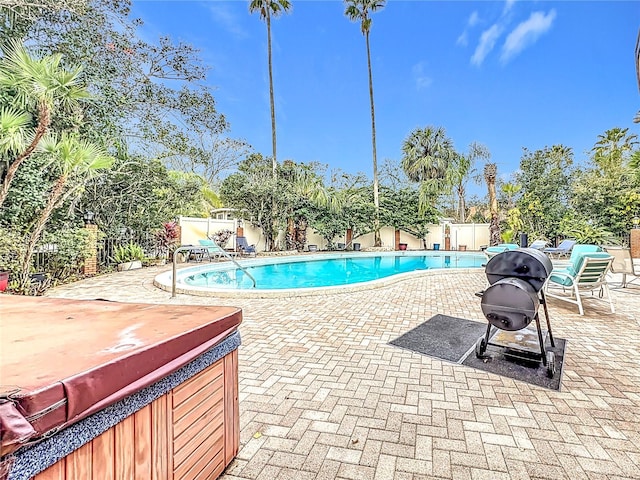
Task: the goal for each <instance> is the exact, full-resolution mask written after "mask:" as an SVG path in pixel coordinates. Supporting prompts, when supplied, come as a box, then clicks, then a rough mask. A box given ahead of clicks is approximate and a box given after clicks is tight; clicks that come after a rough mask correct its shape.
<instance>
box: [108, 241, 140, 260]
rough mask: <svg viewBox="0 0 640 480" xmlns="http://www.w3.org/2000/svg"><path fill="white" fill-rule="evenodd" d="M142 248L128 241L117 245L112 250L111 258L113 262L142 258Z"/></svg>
mask: <svg viewBox="0 0 640 480" xmlns="http://www.w3.org/2000/svg"><path fill="white" fill-rule="evenodd" d="M144 259H145V254H144V250H143V249H142V247H141V246H140V245H138V244H137V243H134V242H129V243H127V244H126V245H119V246H117V247H116V248H114V250H113V257H112V258H111V260H112V261H113V262H114V263H127V262H134V261H136V260H140V261H142V260H144Z"/></svg>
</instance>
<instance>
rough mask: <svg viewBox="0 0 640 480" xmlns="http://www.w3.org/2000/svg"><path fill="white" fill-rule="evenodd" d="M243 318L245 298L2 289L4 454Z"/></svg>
mask: <svg viewBox="0 0 640 480" xmlns="http://www.w3.org/2000/svg"><path fill="white" fill-rule="evenodd" d="M241 321H242V312H241V310H240V309H239V308H236V307H215V306H190V305H149V304H134V303H117V302H107V301H100V300H67V299H56V298H44V297H21V296H12V295H1V296H0V332H2V333H1V334H0V438H1V439H2V441H1V444H0V446H1V450H0V456H4V455H6V454H8V453H11V452H13V451H15V450H17V449H18V448H20V447H21V446H22V445H24V444H25V443H26V442H29V441H31V440H34V439H37V438H38V437H41V436H42V435H44V434H46V433H49V432H52V431H55V430H57V429H60V428H62V427H65V426H67V425H70V424H72V423H75V422H77V421H78V420H80V419H82V418H85V417H87V416H88V415H90V414H92V413H95V412H97V411H99V410H102V409H103V408H105V407H106V406H108V405H111V404H112V403H115V402H116V401H118V400H121V399H123V398H125V397H126V396H128V395H130V394H131V393H134V392H136V391H138V390H140V389H142V388H144V387H146V386H148V385H151V384H152V383H155V382H157V381H158V380H160V379H161V378H164V377H165V376H167V375H168V374H170V373H172V372H174V371H175V370H177V369H179V368H180V367H182V366H183V365H185V364H187V363H188V362H190V361H191V360H193V359H194V358H196V357H198V356H199V355H201V354H202V353H204V352H206V351H207V350H209V349H210V348H212V347H214V346H215V345H216V344H218V343H220V342H221V341H222V340H224V338H226V337H227V336H228V335H229V334H231V333H233V332H234V331H235V330H236V329H237V327H238V325H239V324H240V322H241Z"/></svg>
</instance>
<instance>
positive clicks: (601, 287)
mask: <svg viewBox="0 0 640 480" xmlns="http://www.w3.org/2000/svg"><path fill="white" fill-rule="evenodd" d="M612 262H613V257H612V256H611V255H609V254H608V253H607V252H582V253H578V254H576V255H575V257H574V259H573V261H572V262H571V263H570V264H569V265H568V266H567V267H566V268H562V269H554V270H553V271H552V272H551V275H550V276H549V280H548V281H547V283H546V284H545V287H544V293H545V295H546V296H547V297H552V298H557V299H558V300H563V301H566V302H570V303H573V304H575V305H578V310H579V312H580V315H584V308H583V306H582V299H583V297H584V294H585V293H586V292H591V297H589V298H592V299H597V300H600V299H602V297H603V294H604V293H606V295H607V299H608V300H609V306H610V308H611V313H615V308H614V306H613V301H612V299H611V292H610V291H609V286H608V285H607V280H606V276H607V273H608V272H609V269H610V268H611V263H612ZM594 291H597V292H598V294H597V295H596V296H594V295H593V292H594Z"/></svg>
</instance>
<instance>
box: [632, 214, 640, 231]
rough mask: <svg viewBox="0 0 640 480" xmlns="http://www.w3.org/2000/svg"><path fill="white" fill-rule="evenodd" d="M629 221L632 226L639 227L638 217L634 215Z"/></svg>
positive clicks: (639, 218)
mask: <svg viewBox="0 0 640 480" xmlns="http://www.w3.org/2000/svg"><path fill="white" fill-rule="evenodd" d="M631 223H633V228H640V217H639V216H638V215H636V216H635V217H633V218H632V219H631Z"/></svg>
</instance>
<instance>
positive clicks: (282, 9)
mask: <svg viewBox="0 0 640 480" xmlns="http://www.w3.org/2000/svg"><path fill="white" fill-rule="evenodd" d="M290 10H291V2H290V1H289V0H251V3H250V4H249V12H251V13H255V12H258V13H259V14H260V19H261V20H264V21H265V23H266V24H267V50H268V53H269V101H270V103H271V144H272V148H273V158H272V162H273V165H272V167H273V176H274V177H275V175H276V165H277V164H278V160H277V157H276V106H275V102H274V100H273V62H272V59H271V17H278V16H280V15H281V14H282V13H287V12H289V11H290Z"/></svg>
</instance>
